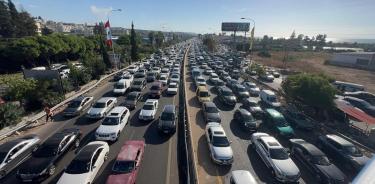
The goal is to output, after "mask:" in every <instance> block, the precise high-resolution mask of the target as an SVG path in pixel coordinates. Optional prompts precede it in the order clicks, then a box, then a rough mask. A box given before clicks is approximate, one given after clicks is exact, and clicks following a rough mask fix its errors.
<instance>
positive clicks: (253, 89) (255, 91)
mask: <svg viewBox="0 0 375 184" xmlns="http://www.w3.org/2000/svg"><path fill="white" fill-rule="evenodd" d="M242 85H243V86H245V88H246V89H247V90H248V91H249V93H250V96H259V93H260V89H259V88H258V87H257V85H256V84H255V83H253V82H243V83H242Z"/></svg>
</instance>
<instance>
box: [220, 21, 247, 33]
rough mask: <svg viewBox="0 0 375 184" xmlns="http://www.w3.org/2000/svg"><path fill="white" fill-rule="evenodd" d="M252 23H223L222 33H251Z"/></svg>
mask: <svg viewBox="0 0 375 184" xmlns="http://www.w3.org/2000/svg"><path fill="white" fill-rule="evenodd" d="M249 30H250V23H248V22H223V23H221V31H246V32H247V31H249Z"/></svg>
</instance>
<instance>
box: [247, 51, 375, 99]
mask: <svg viewBox="0 0 375 184" xmlns="http://www.w3.org/2000/svg"><path fill="white" fill-rule="evenodd" d="M271 55H272V56H271V58H262V57H259V56H257V55H256V54H254V59H255V61H256V62H258V63H262V64H264V65H267V66H273V67H277V68H284V63H283V62H282V60H283V57H284V52H276V51H275V52H271ZM332 55H333V54H331V53H315V52H290V53H289V58H290V61H289V62H287V66H286V67H287V68H289V69H291V70H297V71H302V72H309V73H317V74H319V73H324V74H326V75H329V76H331V77H333V78H335V79H336V80H339V81H346V82H353V83H357V84H362V85H364V86H365V88H366V90H367V91H369V92H371V93H375V72H372V71H366V70H359V69H354V68H347V67H339V66H332V65H325V64H324V61H326V60H327V59H330V58H331V57H332Z"/></svg>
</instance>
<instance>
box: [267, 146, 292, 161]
mask: <svg viewBox="0 0 375 184" xmlns="http://www.w3.org/2000/svg"><path fill="white" fill-rule="evenodd" d="M270 157H271V158H272V159H275V160H286V159H288V158H289V155H288V153H287V152H286V151H285V149H284V148H274V149H270Z"/></svg>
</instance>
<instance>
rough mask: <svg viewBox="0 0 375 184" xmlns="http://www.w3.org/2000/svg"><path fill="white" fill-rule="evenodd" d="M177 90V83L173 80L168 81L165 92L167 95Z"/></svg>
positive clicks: (175, 92)
mask: <svg viewBox="0 0 375 184" xmlns="http://www.w3.org/2000/svg"><path fill="white" fill-rule="evenodd" d="M177 91H178V84H177V83H175V82H171V83H169V85H168V88H167V91H166V93H167V94H168V95H176V94H177Z"/></svg>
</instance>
